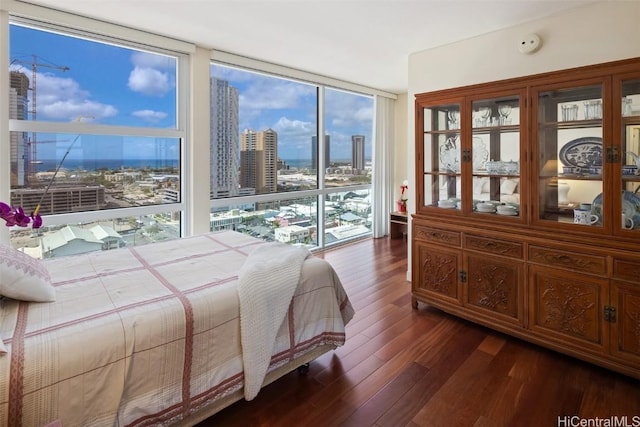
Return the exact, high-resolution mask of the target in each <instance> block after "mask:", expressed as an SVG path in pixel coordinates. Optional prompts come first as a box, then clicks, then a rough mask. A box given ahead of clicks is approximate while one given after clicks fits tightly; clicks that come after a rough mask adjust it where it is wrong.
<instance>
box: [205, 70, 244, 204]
mask: <svg viewBox="0 0 640 427" xmlns="http://www.w3.org/2000/svg"><path fill="white" fill-rule="evenodd" d="M210 90H211V92H210V98H211V135H210V144H211V150H210V154H209V155H210V162H211V166H210V168H211V178H210V179H211V183H210V185H211V186H210V192H211V198H212V199H217V198H221V197H233V196H237V195H238V188H239V182H238V148H239V143H238V90H237V89H236V88H234V87H232V86H229V82H228V81H226V80H222V79H218V78H215V77H212V78H211V89H210Z"/></svg>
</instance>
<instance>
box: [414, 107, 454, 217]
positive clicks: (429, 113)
mask: <svg viewBox="0 0 640 427" xmlns="http://www.w3.org/2000/svg"><path fill="white" fill-rule="evenodd" d="M422 114H423V115H424V116H423V121H424V129H423V131H424V142H423V143H424V147H423V150H424V151H423V153H424V154H423V155H424V169H423V172H424V191H423V197H424V206H430V207H436V208H441V209H460V208H461V162H460V160H461V146H462V142H461V139H460V103H451V104H446V105H438V106H434V107H423V108H422Z"/></svg>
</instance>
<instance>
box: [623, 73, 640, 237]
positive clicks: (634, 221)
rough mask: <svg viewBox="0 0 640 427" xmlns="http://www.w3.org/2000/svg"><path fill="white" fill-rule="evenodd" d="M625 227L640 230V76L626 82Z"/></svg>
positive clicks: (624, 86)
mask: <svg viewBox="0 0 640 427" xmlns="http://www.w3.org/2000/svg"><path fill="white" fill-rule="evenodd" d="M620 105H621V114H622V135H621V138H620V139H621V142H622V154H623V155H622V157H621V160H622V161H621V164H622V167H621V178H620V179H621V183H622V200H621V204H622V206H621V207H622V213H621V217H620V227H621V229H622V230H634V231H636V232H638V231H640V77H638V78H637V79H632V80H626V81H623V82H622V99H621V102H620Z"/></svg>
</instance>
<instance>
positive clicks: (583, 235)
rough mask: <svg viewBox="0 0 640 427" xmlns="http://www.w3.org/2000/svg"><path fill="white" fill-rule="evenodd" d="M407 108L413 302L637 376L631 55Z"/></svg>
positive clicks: (637, 172) (637, 122)
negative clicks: (411, 127) (411, 128)
mask: <svg viewBox="0 0 640 427" xmlns="http://www.w3.org/2000/svg"><path fill="white" fill-rule="evenodd" d="M415 106H416V112H415V113H416V155H415V159H416V191H417V208H416V213H415V215H414V216H413V221H412V240H413V242H412V248H413V256H412V274H413V277H412V295H413V302H414V305H415V306H417V305H418V302H422V303H426V304H430V305H433V306H436V307H438V308H441V309H443V310H445V311H448V312H450V313H452V314H455V315H458V316H461V317H464V318H466V319H469V320H471V321H475V322H478V323H481V324H484V325H487V326H489V327H492V328H495V329H497V330H500V331H502V332H506V333H509V334H512V335H515V336H518V337H520V338H523V339H527V340H529V341H532V342H535V343H537V344H541V345H544V346H547V347H549V348H552V349H555V350H558V351H561V352H564V353H566V354H569V355H572V356H575V357H579V358H582V359H584V360H587V361H590V362H593V363H597V364H600V365H602V366H605V367H608V368H610V369H614V370H617V371H619V372H622V373H625V374H627V375H630V376H634V377H636V378H640V58H638V59H632V60H625V61H617V62H614V63H607V64H600V65H595V66H589V67H582V68H579V69H572V70H566V71H558V72H553V73H546V74H542V75H535V76H527V77H523V78H516V79H510V80H506V81H499V82H493V83H487V84H480V85H474V86H467V87H462V88H454V89H450V90H443V91H438V92H432V93H425V94H419V95H416V102H415Z"/></svg>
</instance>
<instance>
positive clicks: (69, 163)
mask: <svg viewBox="0 0 640 427" xmlns="http://www.w3.org/2000/svg"><path fill="white" fill-rule="evenodd" d="M282 160H284V161H285V162H286V164H287V165H289V167H291V168H297V169H304V168H310V167H311V159H282ZM335 161H336V162H349V161H350V160H349V159H336V160H335ZM367 161H369V159H367ZM58 162H59V160H51V159H42V160H41V162H40V163H38V164H36V165H34V166H35V167H34V169H35V171H36V172H47V171H54V170H55V169H56V167H57V166H58ZM178 166H180V161H179V160H178V159H65V161H64V163H63V164H62V168H63V169H67V170H77V169H81V170H98V169H108V170H118V169H145V168H149V169H163V168H168V167H169V168H177V167H178Z"/></svg>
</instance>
